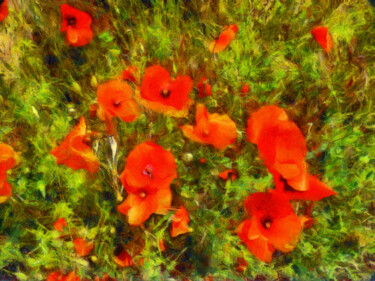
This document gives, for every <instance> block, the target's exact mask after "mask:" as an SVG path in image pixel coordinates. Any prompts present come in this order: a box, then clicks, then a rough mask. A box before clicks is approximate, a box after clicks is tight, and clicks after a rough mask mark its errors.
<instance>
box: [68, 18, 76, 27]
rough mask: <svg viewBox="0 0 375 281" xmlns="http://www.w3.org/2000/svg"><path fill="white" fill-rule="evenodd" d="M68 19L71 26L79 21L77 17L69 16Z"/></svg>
mask: <svg viewBox="0 0 375 281" xmlns="http://www.w3.org/2000/svg"><path fill="white" fill-rule="evenodd" d="M66 21H67V22H68V25H69V26H74V25H76V23H77V19H76V18H75V17H69V18H67V19H66Z"/></svg>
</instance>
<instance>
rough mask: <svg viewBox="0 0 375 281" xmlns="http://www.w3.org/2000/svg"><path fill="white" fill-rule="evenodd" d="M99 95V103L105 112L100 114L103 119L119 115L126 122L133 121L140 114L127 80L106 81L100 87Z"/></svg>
mask: <svg viewBox="0 0 375 281" xmlns="http://www.w3.org/2000/svg"><path fill="white" fill-rule="evenodd" d="M97 95H98V104H99V106H100V107H101V109H102V110H103V111H104V114H105V115H104V116H103V114H99V117H100V118H101V119H102V120H105V118H106V117H107V118H110V119H111V118H113V117H116V116H118V117H120V118H121V119H122V120H123V121H125V122H132V121H133V120H134V119H136V118H137V117H138V116H139V109H138V105H137V103H136V102H135V101H134V100H133V90H132V88H131V87H130V86H129V85H128V84H127V83H126V82H124V81H121V80H112V81H109V82H107V83H104V84H102V85H100V86H99V87H98V90H97Z"/></svg>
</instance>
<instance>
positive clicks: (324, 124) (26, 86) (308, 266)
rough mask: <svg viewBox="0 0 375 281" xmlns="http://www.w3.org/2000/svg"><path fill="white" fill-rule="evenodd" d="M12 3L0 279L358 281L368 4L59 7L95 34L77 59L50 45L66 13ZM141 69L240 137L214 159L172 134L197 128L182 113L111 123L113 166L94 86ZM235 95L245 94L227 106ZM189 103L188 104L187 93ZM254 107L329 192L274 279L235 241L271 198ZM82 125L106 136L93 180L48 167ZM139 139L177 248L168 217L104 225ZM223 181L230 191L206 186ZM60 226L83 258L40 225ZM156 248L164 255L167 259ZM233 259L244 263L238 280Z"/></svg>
mask: <svg viewBox="0 0 375 281" xmlns="http://www.w3.org/2000/svg"><path fill="white" fill-rule="evenodd" d="M9 2H10V3H9V7H10V14H9V16H8V17H7V19H6V20H5V21H3V22H2V23H1V24H0V73H1V75H0V122H1V123H0V124H1V125H0V140H1V141H2V142H5V143H7V144H9V145H12V146H13V147H14V149H15V150H16V151H18V152H20V155H21V162H20V164H19V165H18V166H17V167H16V168H14V169H13V170H12V171H10V175H9V176H8V178H9V181H10V184H11V185H12V188H13V193H14V195H13V197H11V199H9V200H8V201H7V202H6V203H5V204H2V205H0V235H1V236H0V238H1V239H0V277H1V278H2V279H1V278H0V279H1V280H15V278H17V279H19V280H44V279H45V276H46V275H47V274H48V273H49V272H51V271H56V270H62V271H64V272H68V271H71V270H76V271H77V272H78V274H79V275H80V276H81V277H87V278H89V279H91V278H93V277H94V276H96V275H98V276H102V274H103V273H104V272H107V273H108V274H109V275H110V276H112V277H116V278H118V279H119V280H140V279H144V280H166V279H167V278H173V280H175V279H176V280H182V279H183V278H184V277H186V278H189V279H191V280H202V279H203V278H204V277H207V276H212V277H214V278H215V280H223V279H226V278H227V279H229V280H244V279H246V278H247V280H253V279H256V278H257V279H256V280H370V278H371V276H372V274H373V273H374V269H375V235H374V225H375V203H374V194H375V186H374V182H375V168H374V167H375V166H374V164H375V146H374V143H375V134H374V130H375V113H374V97H375V95H374V90H373V89H374V86H375V68H374V58H375V25H374V10H373V8H372V7H371V6H370V4H369V3H368V2H367V1H364V0H358V1H355V0H346V1H341V0H331V1H325V0H321V1H313V0H296V1H292V0H274V1H267V0H253V1H239V0H238V1H226V0H218V1H198V0H195V1H187V0H186V1H181V0H180V1H179V0H174V1H150V0H142V1H136V0H130V1H121V0H101V1H95V0H92V1H89V0H85V1H78V0H77V1H69V2H68V3H69V4H71V5H72V6H74V7H76V8H79V9H82V10H85V11H88V12H89V13H90V14H91V15H92V16H93V19H94V22H93V25H92V26H93V28H94V30H95V35H96V36H95V38H94V40H93V41H92V42H91V43H90V44H89V45H87V46H85V47H83V48H73V47H70V46H69V45H68V44H67V42H66V41H65V37H64V35H63V34H61V33H60V28H61V15H60V8H59V5H60V4H63V3H65V2H63V1H42V0H35V1H31V0H22V1H21V0H10V1H9ZM231 23H235V24H237V25H238V26H239V31H238V33H237V35H236V38H235V39H234V40H233V41H232V43H231V44H230V47H229V48H228V49H227V50H225V51H223V52H222V53H219V54H218V55H213V54H211V53H209V51H208V44H209V43H210V42H211V41H212V40H213V39H214V38H215V37H217V36H218V34H219V33H220V32H221V31H222V29H223V26H224V25H227V24H231ZM314 25H326V26H328V27H329V31H330V33H331V34H332V37H333V41H334V49H333V52H332V53H331V54H329V55H327V54H326V53H325V52H324V50H322V48H321V47H320V46H319V45H318V44H317V43H316V41H314V40H313V38H312V36H311V34H310V31H311V29H312V27H313V26H314ZM152 64H161V65H163V66H164V67H166V68H167V69H168V70H169V71H171V73H173V75H177V74H181V75H182V74H184V75H190V76H191V77H192V78H193V79H194V81H195V83H197V82H198V81H199V80H200V79H201V78H202V77H203V76H206V77H208V78H209V79H210V80H211V83H212V84H213V95H212V96H211V97H207V98H204V99H201V100H200V102H202V103H204V104H205V105H206V106H207V107H208V109H209V111H210V112H218V113H227V114H229V115H230V116H231V118H232V119H233V120H234V121H235V122H236V124H237V127H238V130H239V133H240V136H239V137H238V139H237V142H236V144H235V145H234V146H233V148H230V149H227V150H225V151H224V152H220V151H217V150H215V149H213V148H210V147H207V146H202V145H199V144H197V143H193V142H191V141H188V140H187V139H185V138H184V137H183V135H182V133H181V131H180V130H179V129H178V126H180V125H183V124H188V123H193V122H194V107H192V109H191V114H190V115H189V117H188V118H185V119H173V118H170V117H166V116H163V115H160V114H155V113H152V112H148V111H145V112H144V113H143V114H142V116H141V117H140V118H139V119H138V120H137V121H135V122H133V123H124V122H118V131H119V138H118V150H117V154H116V157H115V161H113V160H111V159H112V155H111V150H110V146H109V143H108V139H107V138H106V135H105V134H104V132H105V125H104V124H103V123H102V122H100V120H98V119H96V118H94V119H89V118H88V116H89V114H88V110H89V106H90V105H91V104H92V103H94V102H95V100H96V86H97V84H100V83H104V82H106V81H108V80H109V79H112V78H114V77H117V76H118V75H119V74H120V73H121V71H122V70H123V69H124V68H125V67H126V66H128V65H135V66H136V67H138V69H139V70H140V72H141V74H142V73H143V72H144V69H145V68H146V67H147V66H150V65H152ZM245 83H247V84H249V86H250V92H249V93H248V94H247V95H246V96H240V92H239V89H240V88H241V86H242V85H243V84H245ZM191 97H192V98H193V99H194V100H195V101H196V102H197V101H199V98H198V97H197V93H192V95H191ZM263 104H278V105H280V106H282V107H284V108H286V110H287V112H288V115H289V116H290V118H291V119H292V120H293V121H294V122H296V123H297V124H298V126H299V127H300V128H301V130H302V131H303V133H304V135H305V136H306V139H307V146H308V150H309V151H310V152H309V153H308V157H307V159H308V162H309V164H310V171H311V172H312V173H313V174H317V175H319V177H320V178H321V179H322V180H323V181H324V182H325V183H327V184H328V185H329V186H331V187H332V188H334V189H335V190H336V191H337V192H338V195H337V196H336V197H334V198H327V199H325V200H323V201H321V202H319V203H317V204H316V205H315V208H314V211H313V215H314V217H315V218H316V220H317V224H315V225H314V226H313V227H312V228H310V229H308V230H306V231H304V233H303V235H302V237H301V239H300V242H299V243H298V245H297V247H296V249H295V250H294V251H293V252H291V253H288V254H279V255H278V256H277V257H276V258H275V259H274V261H273V262H272V263H271V264H265V263H262V262H259V261H257V260H256V259H255V258H254V257H253V256H252V255H251V254H250V253H249V252H248V251H247V249H246V247H245V246H244V245H242V244H241V243H240V240H239V238H238V237H237V235H236V234H235V228H236V226H237V225H238V224H239V222H240V221H242V220H243V219H244V218H245V217H246V211H245V210H244V207H243V201H244V199H245V198H246V196H248V195H249V194H250V193H251V192H255V191H264V190H266V189H267V188H270V187H272V186H273V182H272V177H271V176H270V174H268V172H267V170H266V168H265V167H264V165H263V163H262V162H261V161H260V160H259V158H258V157H257V155H258V153H257V150H256V147H255V146H254V145H252V144H250V143H248V142H247V141H246V136H245V125H246V120H247V118H248V116H249V112H252V111H253V110H255V109H256V108H258V107H259V106H261V105H263ZM82 115H84V116H86V119H88V120H89V127H90V129H91V130H93V131H98V132H102V133H103V134H102V137H99V138H98V139H96V140H95V141H94V144H95V147H97V151H98V154H99V156H100V160H101V170H100V172H99V173H98V174H97V175H96V176H95V177H90V176H88V175H87V174H86V173H85V172H84V171H73V170H71V169H69V168H66V167H65V166H58V165H56V163H55V160H54V158H53V156H52V155H50V154H49V151H50V150H51V149H52V148H53V147H55V146H56V145H57V144H58V143H59V142H60V141H61V140H62V139H63V138H64V137H65V136H66V135H67V134H68V132H69V131H70V129H71V128H72V127H73V126H74V125H75V124H76V123H77V120H78V119H79V117H80V116H82ZM149 138H151V139H152V140H153V141H155V142H156V143H158V144H160V145H162V146H163V147H165V148H168V149H170V150H171V151H172V152H173V154H174V156H175V158H176V161H177V163H178V172H179V176H178V179H177V180H175V182H174V184H173V185H172V190H173V206H174V207H178V206H180V205H181V204H183V205H184V206H185V207H186V208H187V210H188V211H189V213H190V218H191V221H190V226H191V227H192V229H193V232H191V233H190V234H186V235H181V236H179V237H177V238H173V239H171V238H170V235H169V227H170V215H171V214H172V213H171V214H169V215H167V216H165V217H162V216H158V215H153V216H152V217H151V218H150V219H149V220H148V221H147V222H146V223H145V225H144V228H143V229H142V228H141V227H138V228H134V227H130V226H129V225H128V224H127V222H126V218H125V217H124V216H122V215H120V214H118V213H117V212H116V209H115V208H116V206H117V205H118V204H119V202H120V200H121V198H120V196H119V195H117V194H116V192H115V190H116V189H117V190H118V189H119V188H120V182H119V181H118V180H117V179H116V173H121V172H122V170H123V168H124V162H125V158H126V156H127V155H128V153H129V151H130V150H131V149H132V148H133V147H134V146H135V145H136V144H138V143H140V142H142V141H145V140H147V139H149ZM190 154H191V155H190ZM191 156H193V159H192V160H191V159H189V158H191ZM200 158H205V159H206V160H207V163H205V164H202V163H200V162H199V159H200ZM190 160H191V161H190ZM231 167H234V168H235V169H237V171H238V174H239V177H238V179H236V180H235V181H233V182H231V181H227V182H225V181H223V180H221V179H219V178H218V177H217V174H218V172H220V171H222V170H224V169H226V168H231ZM125 196H126V194H123V197H125ZM295 207H296V209H298V208H300V207H301V206H297V205H295ZM60 217H64V218H65V219H66V220H67V222H68V225H69V229H70V231H71V233H72V235H74V234H77V235H80V236H84V237H87V238H88V239H93V240H94V242H95V249H94V250H93V252H92V254H91V256H90V257H88V258H81V257H78V256H77V255H76V254H75V252H74V247H73V244H72V240H71V239H57V238H58V237H59V235H60V233H58V232H57V231H56V230H54V228H53V222H54V221H55V220H56V219H57V218H60ZM159 239H165V240H166V248H167V249H166V251H165V252H160V251H159V249H158V247H157V245H158V240H159ZM139 241H143V242H139ZM132 243H133V244H135V245H138V244H140V243H142V244H144V250H143V252H142V253H141V254H140V256H142V257H144V258H145V260H144V265H143V266H136V267H128V268H119V267H118V266H117V265H116V264H115V263H114V262H113V256H114V250H115V249H116V247H117V246H118V245H129V244H132ZM137 243H138V244H137ZM238 257H244V258H245V260H246V261H247V263H248V267H247V269H246V270H245V271H244V272H242V273H241V272H237V271H236V264H237V258H238ZM6 278H8V279H6ZM12 278H13V279H12ZM262 278H263V279H262ZM373 278H374V277H373Z"/></svg>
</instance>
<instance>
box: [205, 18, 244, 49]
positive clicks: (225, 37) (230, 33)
mask: <svg viewBox="0 0 375 281" xmlns="http://www.w3.org/2000/svg"><path fill="white" fill-rule="evenodd" d="M237 31H238V27H237V25H235V24H231V25H229V26H228V27H227V28H226V29H225V30H224V31H223V32H222V33H221V34H220V36H219V38H218V39H215V40H214V41H213V42H212V43H211V44H210V46H209V47H208V49H209V51H210V52H211V53H218V52H221V51H223V50H224V49H225V48H226V47H227V46H228V45H229V43H230V42H231V41H232V40H233V39H234V37H235V36H236V33H237Z"/></svg>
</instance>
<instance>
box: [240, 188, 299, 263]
mask: <svg viewBox="0 0 375 281" xmlns="http://www.w3.org/2000/svg"><path fill="white" fill-rule="evenodd" d="M244 205H245V207H246V209H247V211H248V212H249V214H250V216H251V218H250V219H249V220H245V221H244V222H243V223H242V224H241V225H240V226H239V227H238V228H237V233H238V235H239V237H240V239H241V240H242V241H243V242H244V243H245V244H246V246H247V247H248V249H249V251H250V252H252V253H253V254H254V255H255V256H256V257H257V258H258V259H260V260H262V261H266V262H270V261H271V260H272V253H273V252H274V249H277V250H279V251H282V252H289V251H291V250H293V249H294V247H295V246H296V245H297V242H298V240H299V237H300V234H301V230H302V225H301V221H300V219H299V218H298V216H297V215H296V214H295V213H294V211H293V208H292V205H291V204H290V203H289V201H288V199H287V198H286V197H285V196H284V195H282V194H278V193H263V192H256V193H253V194H251V195H250V196H249V197H248V198H247V199H246V201H245V204H244Z"/></svg>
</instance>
